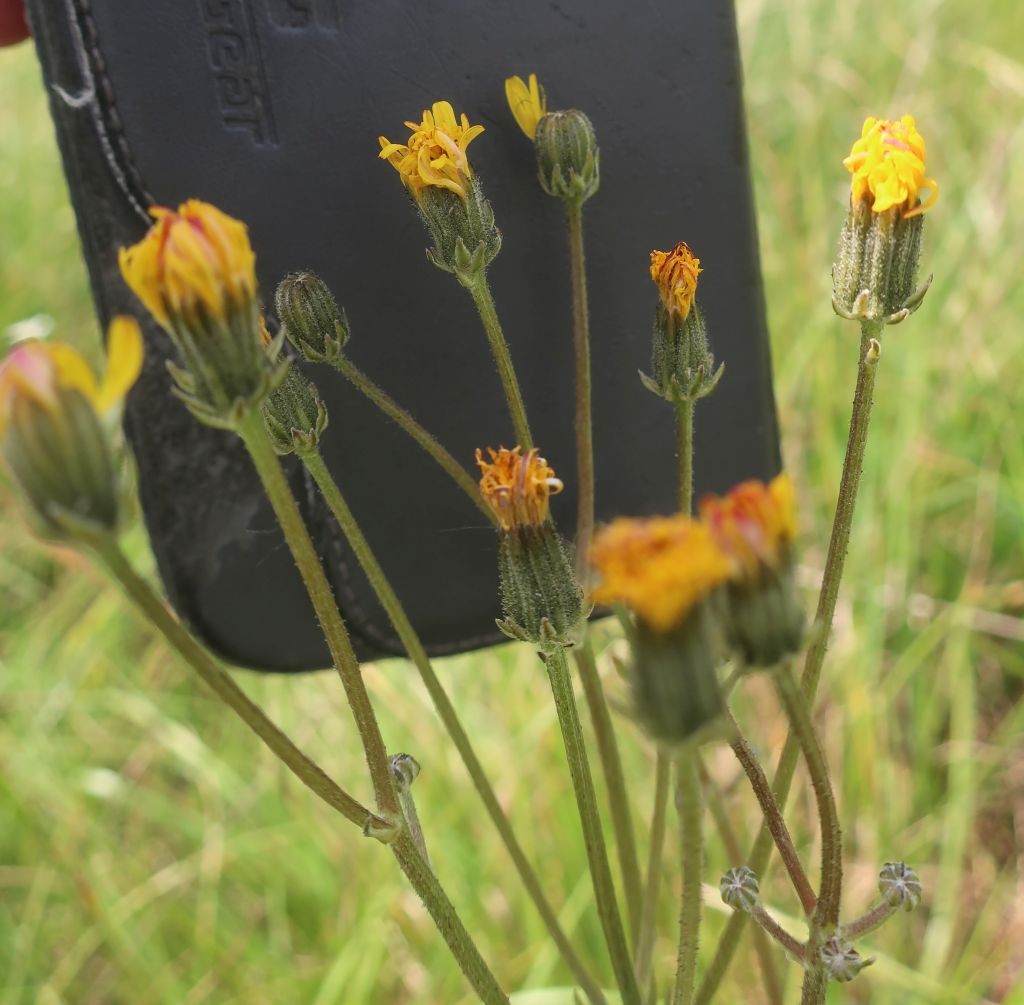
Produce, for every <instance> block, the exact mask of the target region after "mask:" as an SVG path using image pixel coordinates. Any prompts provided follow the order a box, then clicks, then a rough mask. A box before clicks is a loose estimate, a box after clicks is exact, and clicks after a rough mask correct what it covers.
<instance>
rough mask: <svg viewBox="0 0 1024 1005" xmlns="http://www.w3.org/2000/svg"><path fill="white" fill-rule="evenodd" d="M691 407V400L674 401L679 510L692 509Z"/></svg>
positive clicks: (684, 511) (686, 512)
mask: <svg viewBox="0 0 1024 1005" xmlns="http://www.w3.org/2000/svg"><path fill="white" fill-rule="evenodd" d="M693 409H694V403H693V402H692V401H680V402H677V403H676V447H677V452H678V457H679V511H680V512H681V513H685V514H686V515H687V516H689V514H690V511H691V510H692V509H693Z"/></svg>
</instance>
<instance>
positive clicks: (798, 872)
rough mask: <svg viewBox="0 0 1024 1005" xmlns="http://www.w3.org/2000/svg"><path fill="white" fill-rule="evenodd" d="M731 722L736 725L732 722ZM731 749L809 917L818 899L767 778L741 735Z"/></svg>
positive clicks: (736, 737) (732, 741) (734, 740)
mask: <svg viewBox="0 0 1024 1005" xmlns="http://www.w3.org/2000/svg"><path fill="white" fill-rule="evenodd" d="M733 722H734V724H735V720H733ZM737 729H738V727H737ZM730 746H731V747H732V749H733V753H735V755H736V759H737V760H738V761H739V762H740V765H741V766H742V768H743V770H744V772H745V773H746V775H747V778H748V780H749V781H750V787H751V788H752V789H753V790H754V795H755V796H756V797H757V803H758V805H759V806H760V807H761V813H762V814H763V815H764V821H765V824H766V825H767V827H768V832H769V833H770V834H771V836H772V838H773V840H774V841H775V847H776V848H778V849H779V855H780V856H781V858H782V862H783V865H785V867H786V871H787V872H788V873H789V878H790V880H791V881H792V883H793V888H794V889H795V890H796V893H797V896H798V897H799V898H800V906H801V907H802V908H803V909H804V914H806V915H808V916H810V915H811V914H812V913H813V911H814V908H815V905H816V904H817V901H818V898H817V897H816V896H815V894H814V889H813V887H812V886H811V881H810V880H809V879H808V878H807V873H806V872H805V871H804V867H803V863H801V861H800V856H799V855H798V854H797V852H796V847H795V846H794V844H793V838H792V837H791V836H790V833H789V828H788V827H787V826H786V821H785V820H784V819H783V816H782V810H781V809H780V808H779V804H778V803H777V802H776V801H775V796H774V794H773V793H772V790H771V786H770V785H769V784H768V778H767V777H766V776H765V773H764V770H763V769H762V767H761V764H760V762H759V761H758V759H757V755H756V754H755V753H754V751H753V749H752V748H751V746H750V744H749V743H748V742H747V740H746V738H745V737H744V736H743V735H742V734H740V733H739V732H737V733H736V735H735V736H734V738H733V739H732V740H731V741H730Z"/></svg>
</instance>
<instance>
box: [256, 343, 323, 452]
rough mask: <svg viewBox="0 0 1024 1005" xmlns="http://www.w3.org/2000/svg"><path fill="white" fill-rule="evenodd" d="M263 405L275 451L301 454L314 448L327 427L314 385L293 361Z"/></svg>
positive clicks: (320, 401)
mask: <svg viewBox="0 0 1024 1005" xmlns="http://www.w3.org/2000/svg"><path fill="white" fill-rule="evenodd" d="M262 408H263V421H264V423H265V425H266V427H267V432H268V433H269V434H270V441H271V443H272V444H273V446H274V450H276V451H277V453H279V454H282V455H283V454H290V453H298V454H303V453H309V452H311V451H314V450H316V449H317V445H318V444H319V443H320V437H321V435H322V434H323V431H324V430H325V429H326V428H327V408H326V406H325V405H324V403H323V401H322V400H321V398H320V394H319V392H318V391H317V389H316V385H315V384H314V383H313V382H312V381H311V380H310V379H309V378H308V377H306V376H305V375H304V374H303V373H302V371H301V370H299V368H298V367H297V366H296V365H295V364H294V363H293V364H292V365H291V366H289V367H288V372H287V373H286V374H285V378H284V380H283V381H282V382H281V383H280V384H279V385H278V387H276V388H275V389H274V390H273V391H271V393H270V395H269V396H268V397H267V399H266V400H265V401H264V402H263V406H262Z"/></svg>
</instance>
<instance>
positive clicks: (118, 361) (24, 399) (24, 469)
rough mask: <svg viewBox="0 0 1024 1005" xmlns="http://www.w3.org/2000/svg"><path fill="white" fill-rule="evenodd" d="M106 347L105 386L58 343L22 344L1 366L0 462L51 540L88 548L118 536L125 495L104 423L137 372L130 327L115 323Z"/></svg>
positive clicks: (134, 328)
mask: <svg viewBox="0 0 1024 1005" xmlns="http://www.w3.org/2000/svg"><path fill="white" fill-rule="evenodd" d="M107 346H108V362H107V371H106V374H105V376H104V377H103V379H102V381H97V380H96V378H95V376H94V375H93V372H92V370H91V369H90V368H89V366H88V364H87V363H86V362H85V360H84V359H83V358H82V356H81V355H79V353H78V352H77V350H75V349H73V348H72V347H71V346H68V345H63V344H60V343H48V342H37V341H28V342H23V343H20V344H19V345H17V346H15V347H14V349H12V350H11V352H10V353H9V355H8V356H7V358H6V359H5V360H4V361H3V363H2V364H0V456H2V457H3V459H4V460H5V461H6V463H7V466H8V468H9V469H10V472H11V474H12V476H13V478H14V481H15V482H16V483H17V485H18V486H19V487H20V488H21V490H22V492H23V493H24V495H25V498H26V499H27V501H28V502H29V504H30V506H31V507H32V510H33V513H34V516H35V518H36V522H37V525H38V528H39V530H40V532H41V533H42V534H44V535H46V536H48V537H53V538H57V539H79V540H87V539H92V538H95V537H96V536H98V535H102V534H106V533H111V532H113V531H115V530H116V529H117V524H118V516H119V512H120V503H121V497H122V492H123V490H122V485H121V482H120V479H119V478H118V476H117V473H116V466H115V461H114V453H113V449H112V447H111V442H110V433H111V429H110V427H109V424H108V423H107V422H106V421H105V420H106V418H107V416H108V414H109V413H111V412H112V411H115V410H116V409H117V408H118V407H119V406H120V405H121V403H122V402H123V400H124V397H125V395H126V394H127V393H128V390H129V389H130V388H131V386H132V385H133V384H134V383H135V380H136V379H137V377H138V375H139V371H140V370H141V367H142V334H141V332H140V331H139V326H138V324H137V323H136V322H135V321H134V319H131V318H125V317H119V318H115V319H114V321H113V323H112V324H111V326H110V332H109V336H108V339H107Z"/></svg>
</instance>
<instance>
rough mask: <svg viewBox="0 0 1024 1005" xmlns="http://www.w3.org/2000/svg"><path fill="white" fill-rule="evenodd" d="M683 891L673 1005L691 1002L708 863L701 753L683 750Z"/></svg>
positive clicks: (678, 763)
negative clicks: (699, 766)
mask: <svg viewBox="0 0 1024 1005" xmlns="http://www.w3.org/2000/svg"><path fill="white" fill-rule="evenodd" d="M675 767H676V802H677V805H678V808H679V824H680V851H681V860H682V870H683V892H682V898H681V901H680V906H679V951H678V954H677V958H676V984H675V992H674V994H673V997H672V1001H673V1005H691V1003H692V1002H693V996H694V993H695V984H696V977H697V950H698V947H699V943H700V914H701V911H700V909H701V879H700V876H701V868H702V866H703V863H704V841H703V815H704V814H703V805H702V801H701V795H700V776H699V774H698V770H697V752H696V750H694V749H684V750H682V751H681V752H680V753H679V754H678V755H677V756H676V759H675Z"/></svg>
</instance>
